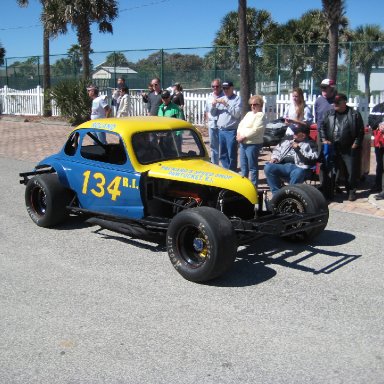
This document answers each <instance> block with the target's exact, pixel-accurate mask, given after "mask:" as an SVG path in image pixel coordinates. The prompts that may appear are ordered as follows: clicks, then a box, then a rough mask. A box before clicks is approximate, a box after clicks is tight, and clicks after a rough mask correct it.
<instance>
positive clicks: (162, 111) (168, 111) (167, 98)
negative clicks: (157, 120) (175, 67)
mask: <svg viewBox="0 0 384 384" xmlns="http://www.w3.org/2000/svg"><path fill="white" fill-rule="evenodd" d="M161 101H162V104H160V107H159V112H158V114H157V116H162V117H174V118H176V119H182V118H183V114H182V112H181V109H180V107H179V106H178V105H177V104H175V103H172V101H171V94H170V92H169V91H167V90H165V91H163V92H162V93H161Z"/></svg>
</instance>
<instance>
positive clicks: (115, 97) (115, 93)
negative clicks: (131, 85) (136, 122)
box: [111, 77, 129, 112]
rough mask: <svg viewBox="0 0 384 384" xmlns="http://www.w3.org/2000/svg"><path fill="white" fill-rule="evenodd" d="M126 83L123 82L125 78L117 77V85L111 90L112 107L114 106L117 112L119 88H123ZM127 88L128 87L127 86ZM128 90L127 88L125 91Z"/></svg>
mask: <svg viewBox="0 0 384 384" xmlns="http://www.w3.org/2000/svg"><path fill="white" fill-rule="evenodd" d="M126 86H127V85H126V84H125V79H124V78H123V77H119V78H118V79H117V87H116V89H115V90H114V91H113V93H112V103H111V104H112V107H114V108H115V111H116V112H117V110H118V109H119V103H120V100H121V94H120V89H121V88H123V87H126ZM127 89H128V87H127ZM128 91H129V90H127V92H126V93H128Z"/></svg>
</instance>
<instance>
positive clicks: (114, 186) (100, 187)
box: [81, 171, 139, 201]
mask: <svg viewBox="0 0 384 384" xmlns="http://www.w3.org/2000/svg"><path fill="white" fill-rule="evenodd" d="M83 176H84V180H83V188H82V190H81V191H82V193H83V194H84V195H86V194H87V193H89V192H90V193H92V195H94V196H96V197H99V198H102V197H103V196H104V195H105V193H106V191H107V193H109V194H110V195H111V200H112V201H116V199H117V197H118V196H120V195H121V189H120V187H121V186H122V187H123V188H133V189H138V188H139V186H138V185H136V179H134V178H133V179H131V183H129V179H128V177H122V176H115V177H114V178H113V180H112V181H111V182H110V183H109V184H108V185H106V184H107V180H106V177H105V175H104V174H103V173H101V172H94V173H92V172H91V171H85V172H84V173H83ZM90 179H93V180H94V181H95V183H96V185H95V188H90V189H89V187H88V184H89V181H90Z"/></svg>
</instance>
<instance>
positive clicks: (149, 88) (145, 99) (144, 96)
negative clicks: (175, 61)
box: [141, 82, 153, 103]
mask: <svg viewBox="0 0 384 384" xmlns="http://www.w3.org/2000/svg"><path fill="white" fill-rule="evenodd" d="M147 87H148V92H141V97H142V98H143V103H148V95H149V94H150V93H151V92H153V87H152V83H151V82H149V83H148V86H147Z"/></svg>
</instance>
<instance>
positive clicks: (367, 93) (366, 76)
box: [364, 71, 371, 103]
mask: <svg viewBox="0 0 384 384" xmlns="http://www.w3.org/2000/svg"><path fill="white" fill-rule="evenodd" d="M370 79H371V72H369V71H368V72H365V73H364V83H365V97H366V98H367V100H368V103H369V99H370V97H371V87H370V85H369V80H370Z"/></svg>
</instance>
